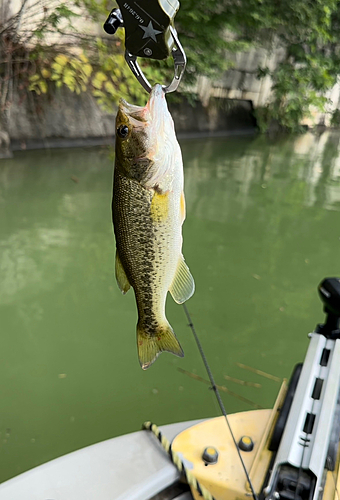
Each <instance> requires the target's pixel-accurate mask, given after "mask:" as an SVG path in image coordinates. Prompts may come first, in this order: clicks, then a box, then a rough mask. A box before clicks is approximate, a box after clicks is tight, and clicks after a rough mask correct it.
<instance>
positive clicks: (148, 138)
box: [116, 84, 180, 187]
mask: <svg viewBox="0 0 340 500" xmlns="http://www.w3.org/2000/svg"><path fill="white" fill-rule="evenodd" d="M174 149H175V150H176V153H177V154H178V152H179V154H180V150H179V146H178V143H177V139H176V136H175V130H174V124H173V120H172V117H171V115H170V113H169V110H168V107H167V103H166V99H165V93H164V91H163V88H162V86H161V85H158V84H157V85H156V86H155V87H154V88H153V89H152V91H151V93H150V98H149V101H148V103H147V104H146V106H144V107H142V106H135V105H132V104H129V103H127V102H126V101H125V100H123V99H121V101H120V103H119V108H118V113H117V118H116V168H119V169H121V170H122V173H123V174H124V175H125V176H127V177H129V178H132V179H135V180H137V181H138V182H140V183H141V184H143V185H144V186H146V187H152V186H153V185H154V184H159V181H160V178H161V177H162V176H164V175H165V174H166V173H167V170H168V169H169V165H171V159H172V152H173V150H174Z"/></svg>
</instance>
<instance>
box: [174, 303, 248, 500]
mask: <svg viewBox="0 0 340 500" xmlns="http://www.w3.org/2000/svg"><path fill="white" fill-rule="evenodd" d="M183 308H184V312H185V314H186V317H187V320H188V321H189V325H188V326H189V327H190V328H191V331H192V333H193V335H194V338H195V341H196V345H197V347H198V350H199V352H200V355H201V358H202V360H203V363H204V366H205V369H206V372H207V374H208V377H209V380H210V382H211V389H212V390H213V391H214V393H215V395H216V398H217V402H218V404H219V406H220V409H221V412H222V415H223V416H224V418H225V421H226V423H227V426H228V429H229V432H230V435H231V437H232V440H233V443H234V445H235V448H236V450H237V454H238V457H239V459H240V462H241V464H242V468H243V470H244V473H245V476H246V478H247V481H248V484H249V487H250V490H251V494H252V496H253V499H254V500H258V498H257V495H256V493H255V490H254V487H253V485H252V482H251V479H250V476H249V473H248V471H247V468H246V465H245V463H244V461H243V458H242V455H241V452H240V449H239V447H238V445H237V442H236V439H235V436H234V433H233V430H232V428H231V425H230V422H229V419H228V415H227V412H226V410H225V407H224V404H223V401H222V398H221V395H220V393H219V390H218V387H217V385H216V383H215V379H214V376H213V374H212V371H211V369H210V366H209V363H208V360H207V357H206V355H205V353H204V351H203V347H202V344H201V342H200V340H199V338H198V335H197V333H196V330H195V326H194V324H193V321H192V319H191V316H190V314H189V311H188V308H187V306H186V305H185V304H183Z"/></svg>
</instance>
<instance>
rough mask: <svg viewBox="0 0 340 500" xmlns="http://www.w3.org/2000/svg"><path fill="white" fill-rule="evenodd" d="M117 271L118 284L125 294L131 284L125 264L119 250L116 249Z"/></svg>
mask: <svg viewBox="0 0 340 500" xmlns="http://www.w3.org/2000/svg"><path fill="white" fill-rule="evenodd" d="M115 271H116V280H117V283H118V286H119V288H120V291H121V292H122V293H123V294H124V295H125V294H126V292H127V291H128V290H129V288H130V286H131V285H130V283H129V280H128V278H127V276H126V273H125V271H124V268H123V265H122V263H121V261H120V258H119V253H118V250H116V269H115Z"/></svg>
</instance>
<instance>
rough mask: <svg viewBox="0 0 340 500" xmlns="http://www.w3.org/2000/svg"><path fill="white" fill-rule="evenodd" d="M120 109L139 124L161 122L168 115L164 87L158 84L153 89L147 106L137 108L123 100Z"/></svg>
mask: <svg viewBox="0 0 340 500" xmlns="http://www.w3.org/2000/svg"><path fill="white" fill-rule="evenodd" d="M119 109H120V111H122V112H123V113H124V114H125V115H126V116H128V117H129V118H132V119H133V120H137V121H139V122H143V123H146V122H150V121H151V122H153V121H160V120H161V119H162V117H164V115H165V114H167V113H168V106H167V104H166V99H165V93H164V90H163V87H162V85H160V84H156V85H155V86H154V87H153V89H152V91H151V93H150V97H149V100H148V102H147V104H146V106H136V105H135V104H129V103H128V102H127V101H125V99H121V100H120V102H119Z"/></svg>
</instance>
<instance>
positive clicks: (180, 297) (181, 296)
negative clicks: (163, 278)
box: [169, 255, 195, 304]
mask: <svg viewBox="0 0 340 500" xmlns="http://www.w3.org/2000/svg"><path fill="white" fill-rule="evenodd" d="M194 291H195V282H194V278H193V277H192V275H191V273H190V271H189V268H188V266H187V265H186V263H185V262H184V257H183V255H181V256H180V258H179V260H178V265H177V269H176V274H175V277H174V279H173V282H172V283H171V286H170V288H169V292H170V293H171V295H172V298H173V299H174V301H175V302H177V304H183V302H185V301H186V300H188V299H190V297H191V296H192V295H193V293H194Z"/></svg>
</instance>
